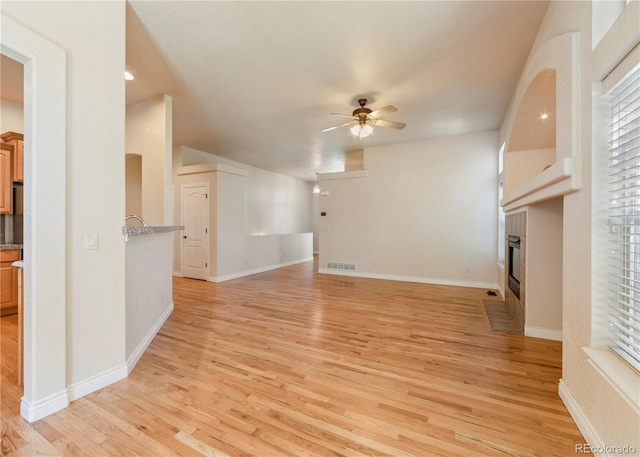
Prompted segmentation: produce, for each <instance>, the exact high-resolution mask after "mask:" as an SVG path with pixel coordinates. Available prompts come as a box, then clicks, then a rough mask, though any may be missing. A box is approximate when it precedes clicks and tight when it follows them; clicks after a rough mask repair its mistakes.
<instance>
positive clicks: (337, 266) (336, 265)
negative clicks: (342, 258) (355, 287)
mask: <svg viewBox="0 0 640 457" xmlns="http://www.w3.org/2000/svg"><path fill="white" fill-rule="evenodd" d="M327 269H328V270H342V271H356V270H357V269H358V268H357V265H356V264H355V263H349V262H327Z"/></svg>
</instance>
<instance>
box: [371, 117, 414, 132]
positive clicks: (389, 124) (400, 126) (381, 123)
mask: <svg viewBox="0 0 640 457" xmlns="http://www.w3.org/2000/svg"><path fill="white" fill-rule="evenodd" d="M375 125H376V126H378V127H391V128H392V129H398V130H402V129H403V128H405V127H406V125H407V124H403V123H402V122H394V121H386V120H384V119H376V120H375Z"/></svg>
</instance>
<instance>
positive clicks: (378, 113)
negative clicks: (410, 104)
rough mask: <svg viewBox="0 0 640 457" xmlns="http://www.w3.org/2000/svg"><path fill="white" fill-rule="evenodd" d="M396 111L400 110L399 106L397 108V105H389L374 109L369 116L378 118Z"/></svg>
mask: <svg viewBox="0 0 640 457" xmlns="http://www.w3.org/2000/svg"><path fill="white" fill-rule="evenodd" d="M396 111H398V108H396V107H395V106H391V105H387V106H385V107H384V108H380V109H377V110H375V111H372V112H371V113H369V116H371V117H373V118H376V119H377V118H379V117H382V116H384V115H385V114H389V113H394V112H396Z"/></svg>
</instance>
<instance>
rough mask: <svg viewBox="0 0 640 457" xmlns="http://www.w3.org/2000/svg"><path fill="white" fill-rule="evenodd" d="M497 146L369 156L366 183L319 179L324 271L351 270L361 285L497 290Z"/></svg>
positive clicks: (475, 143)
mask: <svg viewBox="0 0 640 457" xmlns="http://www.w3.org/2000/svg"><path fill="white" fill-rule="evenodd" d="M497 138H498V135H497V132H486V133H478V134H472V135H465V136H456V137H442V138H437V139H432V140H427V141H421V142H416V143H404V144H398V145H393V146H382V147H377V148H366V149H365V152H364V165H365V166H364V168H365V170H366V173H367V176H366V177H355V178H347V179H343V178H344V177H348V176H351V175H352V174H356V175H357V174H359V173H361V172H347V173H344V174H340V173H332V174H326V175H320V177H319V179H320V187H321V190H322V193H323V194H324V193H326V192H329V195H321V196H320V211H322V212H326V214H327V215H326V216H324V217H323V216H321V217H320V259H319V260H320V269H325V267H326V262H327V261H338V262H355V263H357V265H358V271H357V274H358V275H363V276H371V277H382V278H388V279H406V280H412V281H422V282H433V283H444V284H462V285H469V286H477V287H491V288H495V287H496V283H497V278H496V267H495V262H496V250H497V248H496V231H497V222H496V221H497V189H496V182H497V168H498V167H497V161H498V142H497ZM467 269H468V270H467Z"/></svg>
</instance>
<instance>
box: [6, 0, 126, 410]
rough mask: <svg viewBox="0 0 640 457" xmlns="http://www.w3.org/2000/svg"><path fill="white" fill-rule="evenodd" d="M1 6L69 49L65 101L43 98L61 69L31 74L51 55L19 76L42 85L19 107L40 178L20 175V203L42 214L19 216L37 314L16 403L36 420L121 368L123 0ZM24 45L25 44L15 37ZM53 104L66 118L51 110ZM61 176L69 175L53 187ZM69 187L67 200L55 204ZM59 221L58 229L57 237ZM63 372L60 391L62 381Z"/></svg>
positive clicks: (29, 164)
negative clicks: (92, 243)
mask: <svg viewBox="0 0 640 457" xmlns="http://www.w3.org/2000/svg"><path fill="white" fill-rule="evenodd" d="M1 8H2V12H3V14H4V13H6V14H8V15H9V16H11V17H12V18H13V19H14V20H15V21H16V22H17V23H19V24H21V25H22V26H23V27H24V28H25V29H28V30H29V31H31V32H35V33H36V34H38V35H39V36H40V37H41V39H42V40H44V41H47V42H52V43H55V46H59V47H60V48H62V49H64V51H63V52H64V54H66V76H64V72H63V73H62V74H63V78H65V79H66V84H64V85H63V86H62V91H61V92H57V93H59V94H60V95H62V96H64V101H63V102H62V103H60V102H57V101H56V104H55V105H54V106H51V103H49V104H48V105H46V104H45V105H41V104H40V103H41V101H42V100H43V99H45V98H46V95H45V93H44V92H46V91H47V90H48V89H49V87H48V86H47V83H46V81H47V80H51V79H53V78H56V77H57V73H56V74H55V75H54V74H49V75H42V74H39V73H38V71H39V69H40V68H46V66H43V64H44V63H48V62H49V61H50V60H49V59H50V56H47V55H45V56H42V59H43V60H42V61H41V62H40V63H38V62H37V61H36V65H35V66H33V67H30V65H28V64H25V83H26V84H27V86H29V84H31V83H35V84H37V85H38V86H39V87H36V88H35V91H34V93H33V94H32V95H30V97H32V98H31V101H32V102H33V103H34V104H35V106H34V107H33V111H31V112H29V108H27V107H26V105H25V112H26V113H27V115H26V116H25V135H26V138H25V149H26V157H25V164H26V165H25V167H26V169H25V173H26V175H27V176H26V178H27V179H32V180H34V181H37V186H33V188H30V187H29V186H30V185H29V184H27V187H26V189H25V202H26V211H27V213H28V212H29V211H34V212H37V218H36V217H32V216H33V215H29V214H25V267H26V268H25V276H26V281H27V283H26V289H25V300H26V306H25V307H26V308H29V309H31V308H33V313H32V314H27V313H26V312H25V319H26V322H25V327H30V326H32V325H33V326H34V327H33V328H29V329H27V334H26V337H27V338H28V339H29V341H28V342H26V343H25V351H27V352H30V353H32V355H33V357H34V358H33V360H27V357H28V354H25V364H27V365H30V364H32V366H25V398H23V403H22V407H23V408H22V413H23V414H27V415H29V417H30V418H31V419H35V418H38V417H39V415H40V414H41V413H43V414H44V413H46V412H51V410H52V409H55V408H57V407H59V406H64V400H65V399H66V398H67V397H66V396H67V395H68V398H70V399H74V398H77V397H78V396H81V395H84V394H86V393H88V392H90V391H92V390H95V389H97V388H99V387H102V386H103V385H105V384H108V383H109V382H112V381H113V380H115V379H116V378H119V377H122V375H123V374H126V372H123V371H122V370H121V369H122V368H123V367H124V361H125V344H124V343H125V342H124V334H125V329H124V327H125V314H124V308H125V299H124V298H125V297H124V260H125V259H124V238H123V236H122V234H121V231H120V228H121V227H122V215H123V214H124V202H125V195H124V122H125V120H124V110H125V108H124V100H125V86H124V80H123V78H122V71H123V69H124V66H125V3H124V2H121V1H117V2H51V3H49V2H7V1H4V2H2V5H1ZM3 21H4V18H3ZM5 24H6V23H5V22H3V45H4V44H6V43H7V41H6V40H5V35H4V34H5ZM22 44H25V45H27V44H28V43H26V42H22V43H17V45H16V46H17V47H20V46H22ZM37 46H40V45H37ZM41 47H42V46H41ZM27 57H28V56H27ZM51 58H52V57H51ZM65 88H66V96H65V92H64V90H65ZM55 90H56V91H58V90H59V88H57V87H56V89H55ZM25 103H26V102H25ZM65 106H66V110H65ZM56 107H57V108H58V109H59V110H60V111H62V112H63V113H65V112H66V116H65V115H63V116H60V117H57V118H56V117H55V116H49V114H50V111H51V109H54V108H56ZM45 120H46V126H45V125H44V123H45ZM52 131H60V132H61V133H62V138H61V140H59V141H56V143H55V144H51V143H49V144H46V140H47V139H48V138H49V137H50V136H51V135H49V132H52ZM58 148H62V149H63V154H62V155H63V158H62V160H58V161H57V162H56V163H55V164H54V166H49V167H47V168H48V169H47V170H46V172H45V170H42V166H43V165H44V164H46V163H47V159H46V158H45V155H46V154H50V155H51V157H58V154H57V150H58ZM61 180H62V181H64V180H66V185H65V186H64V187H63V188H62V189H63V190H62V192H61V193H60V192H59V189H60V186H59V182H60V181H61ZM65 189H66V198H64V197H63V201H62V203H59V200H58V197H60V196H64V194H65ZM47 193H48V194H47ZM47 201H49V204H48V205H47ZM51 202H54V203H51ZM54 218H55V220H56V221H57V222H54ZM65 226H66V227H65ZM58 228H63V230H64V237H65V239H63V240H59V239H58V232H59V230H58ZM45 232H47V233H48V235H47V236H44V233H45ZM87 234H96V235H97V236H98V238H99V244H98V246H99V248H98V249H97V250H86V249H85V236H86V235H87ZM60 250H62V251H63V252H64V254H60V252H59V251H60ZM59 275H62V276H64V289H63V290H59V289H58V287H57V283H56V284H55V285H53V284H49V287H46V289H47V290H46V293H45V292H44V291H43V290H42V289H43V288H44V286H45V285H47V284H48V283H50V282H51V281H53V279H52V278H57V277H58V276H59ZM41 292H42V293H41ZM60 302H62V303H63V306H64V308H62V309H59V303H60ZM43 318H44V319H46V320H47V322H46V323H44V322H41V320H42V319H43ZM40 323H42V324H43V325H39V324H40ZM65 327H66V331H64V329H65ZM31 330H33V331H32V332H31V334H29V331H31ZM61 330H62V331H63V336H64V338H63V340H62V341H60V339H59V335H60V331H61ZM60 350H62V352H63V353H64V355H62V356H61V355H60ZM60 371H62V375H63V378H62V379H63V382H64V384H65V386H66V387H67V389H68V390H66V391H65V390H60V389H59V387H60V386H59V384H58V383H59V373H60Z"/></svg>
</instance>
